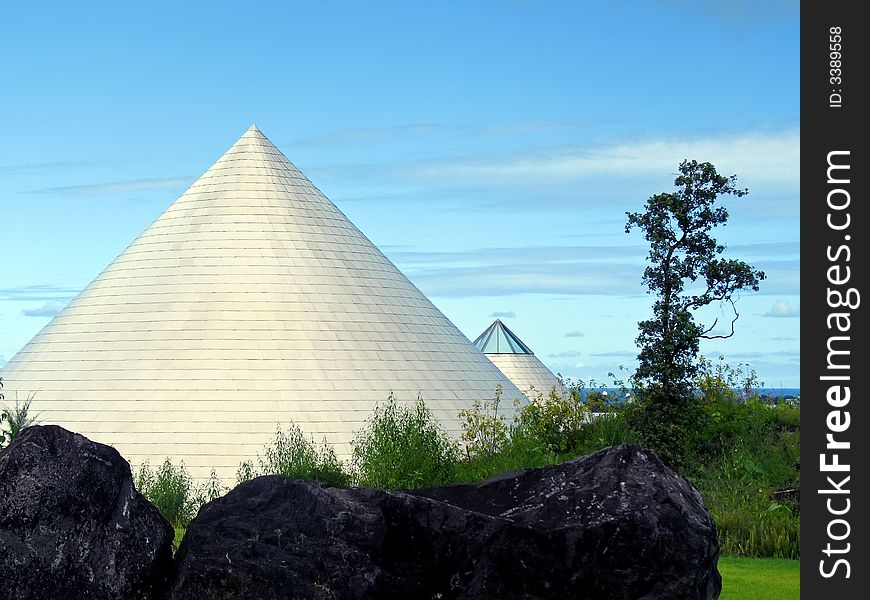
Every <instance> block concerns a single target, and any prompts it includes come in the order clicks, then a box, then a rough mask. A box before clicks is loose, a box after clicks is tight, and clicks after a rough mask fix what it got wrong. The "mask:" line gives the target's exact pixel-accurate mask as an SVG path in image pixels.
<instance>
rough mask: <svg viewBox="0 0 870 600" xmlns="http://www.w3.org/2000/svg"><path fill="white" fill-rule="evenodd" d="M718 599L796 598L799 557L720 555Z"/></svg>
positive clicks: (777, 599) (798, 580)
mask: <svg viewBox="0 0 870 600" xmlns="http://www.w3.org/2000/svg"><path fill="white" fill-rule="evenodd" d="M719 572H720V573H721V574H722V595H721V596H719V598H720V600H798V599H799V598H800V595H801V579H800V561H797V560H784V559H779V558H737V557H731V556H723V557H721V558H720V559H719Z"/></svg>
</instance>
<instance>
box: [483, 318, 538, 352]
mask: <svg viewBox="0 0 870 600" xmlns="http://www.w3.org/2000/svg"><path fill="white" fill-rule="evenodd" d="M474 345H475V346H477V349H478V350H480V351H481V352H483V353H484V354H534V352H532V351H531V350H529V347H528V346H526V345H525V344H524V343H522V342H521V341H520V338H518V337H517V336H516V334H514V332H513V331H511V330H510V329H508V328H507V325H505V324H504V323H502V322H501V321H500V320H499V319H496V320H495V322H494V323H493V324H492V325H490V326H489V327H487V328H486V331H484V332H483V333H481V334H480V335H479V336H478V338H477V339H476V340H474Z"/></svg>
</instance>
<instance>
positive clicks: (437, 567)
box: [171, 446, 721, 600]
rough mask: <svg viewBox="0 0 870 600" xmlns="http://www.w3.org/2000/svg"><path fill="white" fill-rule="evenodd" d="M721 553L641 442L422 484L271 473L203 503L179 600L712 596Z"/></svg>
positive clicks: (180, 576) (691, 503)
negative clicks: (362, 484) (329, 481)
mask: <svg viewBox="0 0 870 600" xmlns="http://www.w3.org/2000/svg"><path fill="white" fill-rule="evenodd" d="M718 550H719V548H718V543H717V540H716V532H715V526H714V524H713V521H712V519H711V518H710V515H709V513H708V512H707V511H706V509H705V508H704V506H703V504H702V503H701V499H700V497H699V495H698V493H697V491H696V490H695V489H694V488H693V487H692V486H691V485H689V483H688V482H686V480H684V479H683V478H681V477H679V476H678V475H676V474H675V473H674V472H673V471H671V470H670V469H668V468H667V467H665V466H664V465H663V464H662V463H661V461H659V460H658V459H657V458H656V457H655V455H653V454H652V453H651V452H649V451H647V450H643V449H641V448H639V447H637V446H619V447H616V448H611V449H608V450H603V451H600V452H597V453H595V454H592V455H590V456H587V457H585V458H581V459H577V460H574V461H571V462H568V463H565V464H562V465H557V466H552V467H547V468H544V469H534V470H529V471H523V472H519V473H513V474H506V475H502V476H499V477H496V478H494V479H491V480H488V481H485V482H482V483H478V484H470V485H453V486H446V487H442V488H433V489H428V490H420V491H417V492H413V493H405V492H387V491H380V490H369V489H360V488H357V489H341V488H333V487H329V486H327V485H324V484H320V483H314V482H306V481H292V480H289V479H286V478H283V477H280V476H268V477H260V478H257V479H254V480H252V481H249V482H246V483H243V484H242V485H240V486H238V487H237V488H236V489H235V490H233V491H232V492H230V493H229V494H227V495H226V496H225V497H223V498H220V499H218V500H215V501H213V502H211V503H209V504H207V505H206V506H205V507H203V509H202V510H201V511H200V513H199V515H198V516H197V517H196V519H194V521H193V522H192V523H191V525H190V527H189V528H188V530H187V533H186V535H185V538H184V541H183V542H182V545H181V548H180V549H179V551H178V553H177V555H176V560H177V564H178V571H177V578H176V580H175V582H174V585H173V587H172V591H171V597H172V598H173V599H175V600H182V599H184V600H187V599H190V600H201V599H202V598H209V599H214V600H221V599H230V598H233V599H241V598H276V599H277V598H315V599H320V598H323V599H325V598H586V599H601V600H621V599H626V600H628V599H631V600H637V599H643V600H653V599H662V600H664V599H668V598H674V599H676V598H679V599H696V598H698V599H702V598H703V599H715V598H717V597H718V595H719V591H720V589H721V579H720V577H719V574H718V571H717V570H716V560H717V557H718Z"/></svg>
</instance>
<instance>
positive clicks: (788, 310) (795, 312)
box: [764, 300, 801, 317]
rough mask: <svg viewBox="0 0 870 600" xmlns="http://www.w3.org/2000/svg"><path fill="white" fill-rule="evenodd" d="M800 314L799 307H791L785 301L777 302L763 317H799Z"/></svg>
mask: <svg viewBox="0 0 870 600" xmlns="http://www.w3.org/2000/svg"><path fill="white" fill-rule="evenodd" d="M800 314H801V310H800V306H797V307H792V305H791V304H789V303H788V302H786V301H785V300H777V301H776V302H774V303H773V306H771V307H770V310H769V311H767V312H766V313H764V316H765V317H799V316H800Z"/></svg>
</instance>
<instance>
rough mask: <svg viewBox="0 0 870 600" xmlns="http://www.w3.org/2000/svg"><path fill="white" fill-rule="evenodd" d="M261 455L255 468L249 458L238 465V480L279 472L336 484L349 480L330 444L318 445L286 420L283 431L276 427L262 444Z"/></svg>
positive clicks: (343, 483)
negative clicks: (258, 464)
mask: <svg viewBox="0 0 870 600" xmlns="http://www.w3.org/2000/svg"><path fill="white" fill-rule="evenodd" d="M264 454H265V456H260V455H259V454H258V455H257V460H258V462H259V463H260V468H259V469H255V468H254V466H253V463H251V462H250V461H246V462H243V463H242V464H241V465H240V466H239V470H238V471H237V472H236V479H237V481H238V483H241V482H243V481H247V480H248V479H253V478H254V477H257V476H258V475H283V476H284V477H289V478H290V479H311V480H317V481H323V482H326V483H329V484H332V485H337V486H343V485H348V483H350V477H349V476H348V475H347V473H345V471H344V469H343V467H342V464H341V461H339V460H338V458H336V456H335V451H334V450H333V449H332V447H331V446H329V445H327V444H326V442H323V443H322V444H321V445H320V446H318V445H317V444H316V443H315V441H314V438H306V437H305V435H304V434H303V433H302V430H301V429H300V428H299V426H298V425H296V424H295V423H290V425H289V426H288V427H287V431H286V432H285V431H282V430H281V427H280V426H279V427H278V428H277V430H276V432H275V439H274V440H273V441H272V444H271V445H270V446H267V447H266V449H265V452H264Z"/></svg>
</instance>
